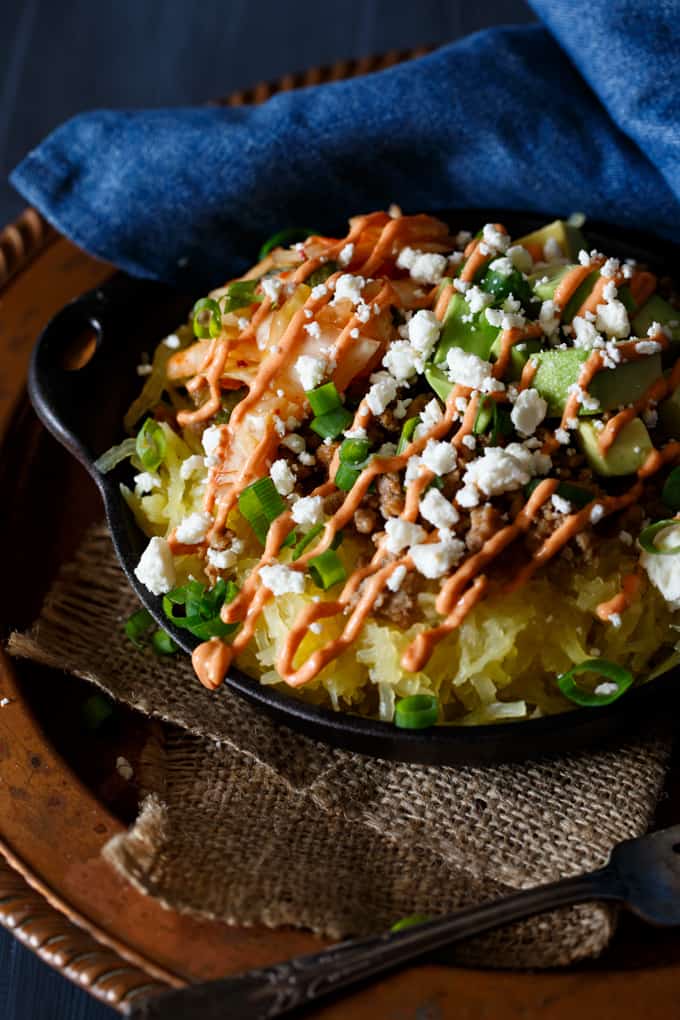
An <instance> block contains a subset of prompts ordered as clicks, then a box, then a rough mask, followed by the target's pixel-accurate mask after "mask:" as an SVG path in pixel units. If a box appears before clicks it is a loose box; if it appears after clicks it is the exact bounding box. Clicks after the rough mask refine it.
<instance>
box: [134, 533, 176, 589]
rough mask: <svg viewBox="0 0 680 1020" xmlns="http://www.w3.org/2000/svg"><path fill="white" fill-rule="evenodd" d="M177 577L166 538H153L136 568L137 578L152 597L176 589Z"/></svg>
mask: <svg viewBox="0 0 680 1020" xmlns="http://www.w3.org/2000/svg"><path fill="white" fill-rule="evenodd" d="M176 576H177V575H176V573H175V562H174V560H173V558H172V552H171V551H170V546H169V545H168V543H167V542H166V540H165V539H164V538H159V537H158V536H156V537H154V538H152V539H151V540H150V541H149V544H148V545H147V547H146V549H145V550H144V552H143V553H142V555H141V558H140V560H139V563H138V564H137V566H136V567H135V577H136V578H137V580H138V581H140V582H141V584H143V585H144V587H145V588H148V589H149V591H150V592H151V594H152V595H165V593H166V592H169V591H171V589H172V588H174V587H175V581H176Z"/></svg>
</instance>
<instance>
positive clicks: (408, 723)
mask: <svg viewBox="0 0 680 1020" xmlns="http://www.w3.org/2000/svg"><path fill="white" fill-rule="evenodd" d="M438 719H439V702H438V701H437V699H436V698H435V696H434V695H433V694H412V695H411V696H410V697H409V698H402V699H401V700H400V701H398V702H397V705H396V708H395V710H394V725H395V726H397V727H399V729H401V730H423V729H425V728H426V727H428V726H434V724H435V723H436V722H437V720H438Z"/></svg>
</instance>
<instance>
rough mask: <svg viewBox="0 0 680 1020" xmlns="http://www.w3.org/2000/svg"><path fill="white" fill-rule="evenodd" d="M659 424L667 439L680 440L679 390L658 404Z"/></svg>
mask: <svg viewBox="0 0 680 1020" xmlns="http://www.w3.org/2000/svg"><path fill="white" fill-rule="evenodd" d="M659 424H660V426H661V430H662V431H663V434H664V435H665V436H667V437H668V438H669V439H680V390H674V391H673V393H672V394H671V396H670V397H668V399H667V400H664V401H663V402H662V403H661V404H659Z"/></svg>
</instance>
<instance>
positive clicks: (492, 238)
mask: <svg viewBox="0 0 680 1020" xmlns="http://www.w3.org/2000/svg"><path fill="white" fill-rule="evenodd" d="M482 237H483V238H484V241H483V243H484V244H486V246H487V248H489V249H491V251H499V252H506V251H507V250H508V248H509V247H510V238H509V237H508V235H507V234H506V233H504V231H502V230H497V229H496V227H494V225H493V223H486V224H485V225H484V229H483V230H482ZM480 247H481V245H480ZM490 253H491V252H488V253H487V254H490ZM482 254H484V252H482Z"/></svg>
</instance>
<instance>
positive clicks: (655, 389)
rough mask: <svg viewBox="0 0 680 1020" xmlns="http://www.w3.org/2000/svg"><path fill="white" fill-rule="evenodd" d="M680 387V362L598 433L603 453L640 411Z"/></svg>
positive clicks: (599, 444) (598, 442) (598, 441)
mask: <svg viewBox="0 0 680 1020" xmlns="http://www.w3.org/2000/svg"><path fill="white" fill-rule="evenodd" d="M678 386H680V361H677V362H676V363H675V366H674V367H673V371H672V372H671V374H670V376H669V378H668V379H664V378H661V379H655V380H654V382H653V383H652V385H651V386H649V387H648V388H647V389H646V390H645V392H644V393H643V394H642V396H641V397H639V398H638V399H637V400H636V401H635V403H633V404H631V405H630V407H624V409H623V411H619V413H618V414H615V415H614V417H613V418H610V419H609V421H608V422H607V424H606V425H605V427H604V428H603V429H602V432H601V433H600V435H599V437H598V440H597V445H598V446H599V448H600V450H602V452H603V453H606V452H607V450H608V449H609V448H610V447H611V445H612V443H613V442H614V441H615V440H616V437H617V436H618V435H619V433H620V431H621V429H622V428H624V426H625V425H627V424H628V422H629V421H632V420H633V418H636V417H637V415H638V414H639V412H640V411H642V410H644V408H645V407H647V406H648V405H649V404H651V403H652V402H656V403H658V401H660V400H663V399H664V397H667V396H669V395H670V394H671V393H673V391H674V390H676V389H677V388H678Z"/></svg>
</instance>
